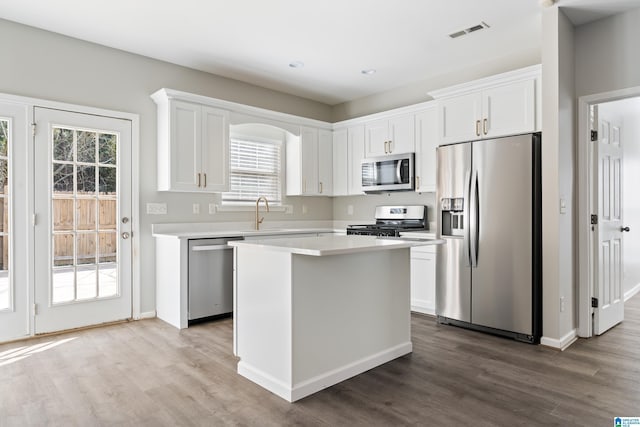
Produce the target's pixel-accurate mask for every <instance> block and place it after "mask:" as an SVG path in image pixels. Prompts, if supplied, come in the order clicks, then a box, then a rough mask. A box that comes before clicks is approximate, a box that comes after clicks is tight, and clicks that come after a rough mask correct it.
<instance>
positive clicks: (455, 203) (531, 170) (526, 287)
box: [436, 133, 542, 343]
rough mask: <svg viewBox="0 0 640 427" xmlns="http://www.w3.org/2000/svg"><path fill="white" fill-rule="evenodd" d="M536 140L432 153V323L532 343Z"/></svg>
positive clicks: (537, 262) (536, 313) (537, 268)
mask: <svg viewBox="0 0 640 427" xmlns="http://www.w3.org/2000/svg"><path fill="white" fill-rule="evenodd" d="M540 142H541V140H540V134H539V133H535V134H527V135H518V136H511V137H505V138H496V139H491V140H481V141H473V142H467V143H461V144H454V145H446V146H441V147H438V149H437V159H438V163H437V176H438V181H437V192H436V200H437V215H438V231H437V234H438V238H441V239H444V240H445V241H446V244H445V245H440V246H438V249H437V251H438V252H437V266H436V314H437V316H438V322H439V323H443V324H453V325H456V326H463V327H468V328H472V329H476V330H481V331H484V332H490V333H494V334H499V335H504V336H508V337H511V338H515V339H517V340H520V341H525V342H530V343H538V342H539V341H540V335H541V333H542V325H541V322H542V318H541V315H542V313H541V297H542V295H541V293H542V282H541V280H542V279H541V277H542V275H541V273H542V268H541V267H542V263H541V262H542V257H541V182H540Z"/></svg>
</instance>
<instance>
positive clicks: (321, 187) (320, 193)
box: [319, 183, 322, 194]
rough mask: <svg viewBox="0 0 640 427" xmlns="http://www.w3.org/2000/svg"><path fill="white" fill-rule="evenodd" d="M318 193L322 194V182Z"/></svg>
mask: <svg viewBox="0 0 640 427" xmlns="http://www.w3.org/2000/svg"><path fill="white" fill-rule="evenodd" d="M319 187H320V194H322V183H320V186H319Z"/></svg>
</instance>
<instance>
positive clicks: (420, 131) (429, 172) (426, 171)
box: [415, 106, 438, 192]
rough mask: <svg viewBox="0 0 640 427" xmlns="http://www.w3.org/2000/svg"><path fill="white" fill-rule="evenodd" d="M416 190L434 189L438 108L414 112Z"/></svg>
mask: <svg viewBox="0 0 640 427" xmlns="http://www.w3.org/2000/svg"><path fill="white" fill-rule="evenodd" d="M415 120H416V162H415V167H416V191H418V192H430V191H436V147H437V146H438V109H437V108H435V106H434V107H433V108H430V109H428V110H425V111H422V112H420V113H418V114H416V117H415Z"/></svg>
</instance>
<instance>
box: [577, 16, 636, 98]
mask: <svg viewBox="0 0 640 427" xmlns="http://www.w3.org/2000/svg"><path fill="white" fill-rule="evenodd" d="M639 23H640V8H639V9H635V10H632V11H629V12H627V13H623V14H619V15H615V16H612V17H609V18H605V19H601V20H599V21H596V22H593V23H591V24H587V25H582V26H579V27H577V28H576V34H575V61H576V70H577V72H576V75H575V85H576V96H583V95H591V94H596V93H602V92H609V91H612V90H617V89H624V88H628V87H634V86H640V55H638V40H640V25H639Z"/></svg>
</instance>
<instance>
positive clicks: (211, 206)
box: [209, 203, 216, 215]
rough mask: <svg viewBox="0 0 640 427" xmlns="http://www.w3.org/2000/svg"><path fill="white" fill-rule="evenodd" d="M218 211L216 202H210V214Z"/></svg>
mask: <svg viewBox="0 0 640 427" xmlns="http://www.w3.org/2000/svg"><path fill="white" fill-rule="evenodd" d="M215 213H216V204H215V203H209V215H213V214H215Z"/></svg>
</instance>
